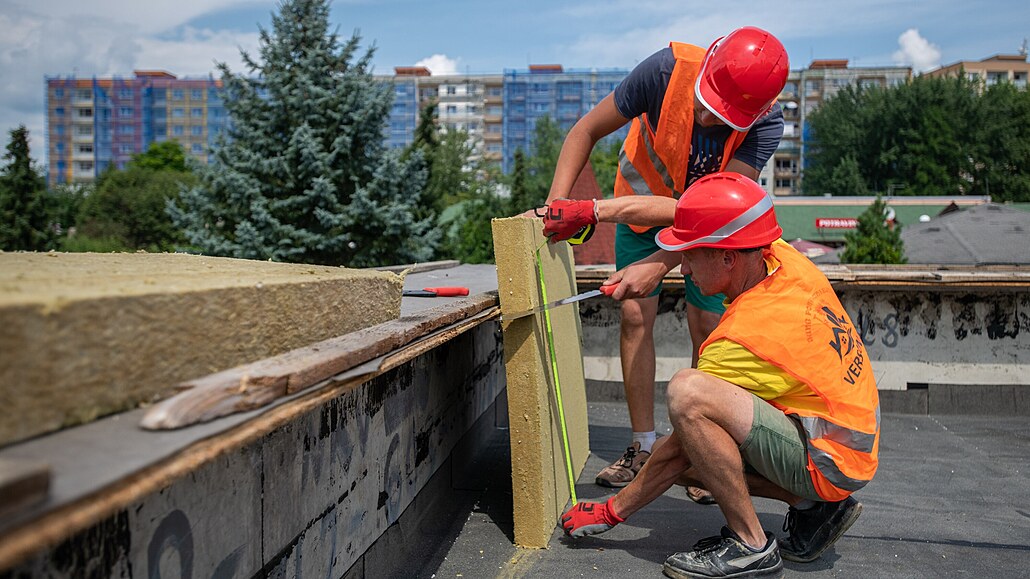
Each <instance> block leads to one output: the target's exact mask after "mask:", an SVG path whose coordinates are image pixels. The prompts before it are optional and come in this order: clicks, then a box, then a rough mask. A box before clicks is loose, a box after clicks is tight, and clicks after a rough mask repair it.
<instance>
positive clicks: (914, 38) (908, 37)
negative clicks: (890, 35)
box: [894, 28, 941, 72]
mask: <svg viewBox="0 0 1030 579" xmlns="http://www.w3.org/2000/svg"><path fill="white" fill-rule="evenodd" d="M898 46H900V47H901V49H900V50H898V51H897V52H895V53H894V62H896V63H898V64H900V65H908V66H911V67H912V68H913V69H915V70H916V72H924V71H927V70H930V69H931V68H936V67H938V66H940V65H941V49H940V48H938V47H937V46H936V45H934V44H931V43H930V41H929V40H927V39H925V38H923V37H922V36H920V35H919V31H918V30H916V29H915V28H909V29H908V30H906V31H904V32H902V33H901V36H899V37H898Z"/></svg>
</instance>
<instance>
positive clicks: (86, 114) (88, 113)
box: [75, 109, 93, 119]
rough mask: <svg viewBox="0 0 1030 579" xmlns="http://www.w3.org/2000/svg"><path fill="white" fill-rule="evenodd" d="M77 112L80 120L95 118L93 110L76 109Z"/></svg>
mask: <svg viewBox="0 0 1030 579" xmlns="http://www.w3.org/2000/svg"><path fill="white" fill-rule="evenodd" d="M75 112H76V113H78V117H79V118H80V119H92V118H93V109H76V111H75Z"/></svg>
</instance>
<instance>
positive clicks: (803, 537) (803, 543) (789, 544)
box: [780, 497, 862, 563]
mask: <svg viewBox="0 0 1030 579" xmlns="http://www.w3.org/2000/svg"><path fill="white" fill-rule="evenodd" d="M860 514H862V503H860V502H858V501H856V500H855V499H854V498H853V497H848V498H846V499H844V500H843V501H838V502H836V503H816V506H814V507H812V508H810V509H805V510H803V511H799V510H797V509H795V508H794V507H791V508H790V509H788V510H787V517H786V518H785V519H784V520H783V530H784V531H786V532H787V534H788V536H787V538H786V539H784V541H783V545H782V546H781V548H780V550H781V552H782V554H783V558H784V559H786V560H788V561H797V562H799V563H809V562H811V561H815V560H816V559H818V558H819V556H820V555H822V554H823V551H825V550H826V549H829V548H830V545H833V544H834V543H836V542H837V539H839V538H840V537H841V535H843V534H844V532H845V531H847V530H848V529H849V528H851V525H853V524H855V521H856V520H858V515H860Z"/></svg>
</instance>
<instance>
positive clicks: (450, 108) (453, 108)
mask: <svg viewBox="0 0 1030 579" xmlns="http://www.w3.org/2000/svg"><path fill="white" fill-rule="evenodd" d="M457 112H458V106H457V105H447V113H448V114H452V115H453V114H457Z"/></svg>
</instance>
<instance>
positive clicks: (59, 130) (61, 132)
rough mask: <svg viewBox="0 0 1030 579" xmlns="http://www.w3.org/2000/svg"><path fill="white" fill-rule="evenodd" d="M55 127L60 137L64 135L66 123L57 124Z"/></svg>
mask: <svg viewBox="0 0 1030 579" xmlns="http://www.w3.org/2000/svg"><path fill="white" fill-rule="evenodd" d="M54 128H55V129H56V130H57V136H59V137H60V136H63V135H64V125H57V126H56V127H54Z"/></svg>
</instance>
